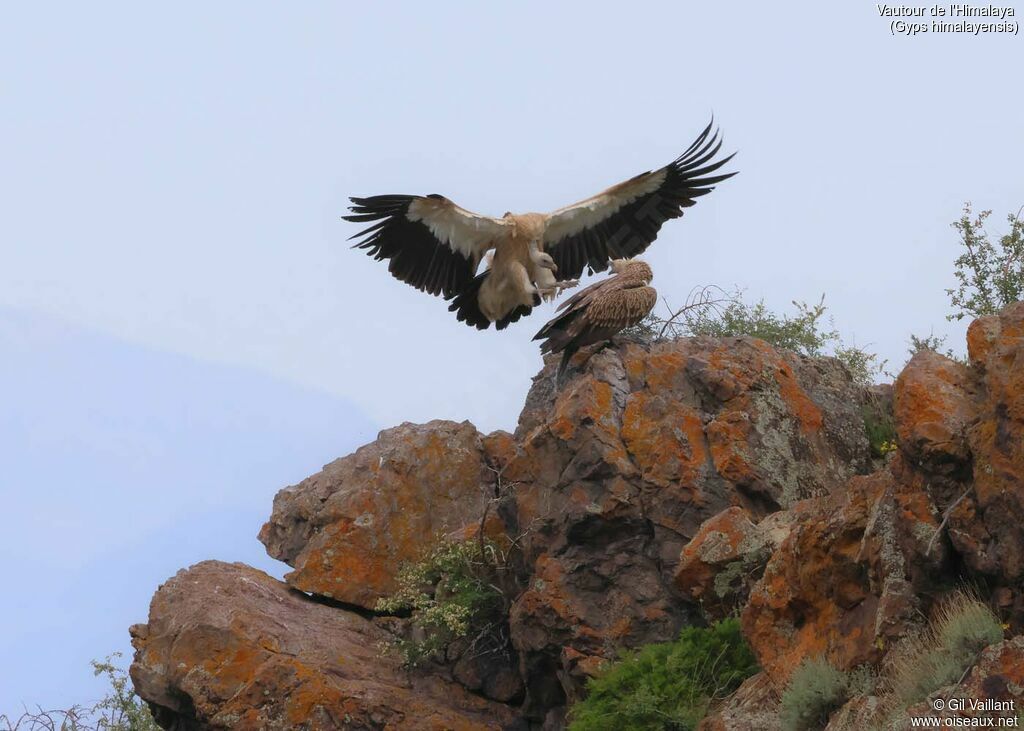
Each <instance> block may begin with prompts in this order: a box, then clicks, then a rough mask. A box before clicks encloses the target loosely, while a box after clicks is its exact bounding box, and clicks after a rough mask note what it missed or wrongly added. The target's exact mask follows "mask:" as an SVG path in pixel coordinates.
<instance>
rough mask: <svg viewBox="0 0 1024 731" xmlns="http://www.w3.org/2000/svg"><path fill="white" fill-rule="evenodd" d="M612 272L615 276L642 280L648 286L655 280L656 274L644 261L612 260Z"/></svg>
mask: <svg viewBox="0 0 1024 731" xmlns="http://www.w3.org/2000/svg"><path fill="white" fill-rule="evenodd" d="M611 270H612V272H613V273H615V274H622V275H625V276H629V277H636V278H637V279H642V280H643V281H644V282H645V283H646V284H650V282H651V280H652V279H654V272H653V271H651V267H650V265H649V264H648V263H647V262H645V261H644V260H643V259H612V261H611Z"/></svg>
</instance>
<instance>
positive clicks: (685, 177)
mask: <svg viewBox="0 0 1024 731" xmlns="http://www.w3.org/2000/svg"><path fill="white" fill-rule="evenodd" d="M713 124H714V122H712V123H711V124H708V126H707V127H706V128H705V129H704V131H703V132H701V134H700V136H698V137H697V139H696V140H694V142H693V144H692V145H690V147H689V148H687V150H686V151H685V152H684V153H683V154H682V155H680V156H679V157H678V158H676V159H675V160H673V161H672V162H671V163H669V164H668V165H666V166H665V167H663V168H660V169H658V170H655V171H653V172H646V173H642V174H640V175H637V176H636V177H634V178H630V179H629V180H627V181H625V182H624V183H619V184H618V185H615V186H612V187H611V188H608V190H605V191H604V192H602V193H598V194H597V195H595V196H593V197H592V198H588V199H586V200H584V201H580V202H579V203H574V204H573V205H571V206H566V207H565V208H559V209H558V210H557V211H554V212H553V213H551V214H550V216H549V217H548V221H547V227H546V229H545V235H544V247H545V248H546V249H547V251H548V253H550V254H551V257H552V258H553V259H554V260H555V264H557V265H558V277H559V279H575V278H577V277H579V276H580V275H581V274H582V273H583V270H584V268H586V269H588V271H591V272H593V271H604V270H605V269H606V268H607V266H608V262H609V260H611V259H623V258H631V257H634V256H637V255H638V254H640V253H641V252H643V251H644V250H645V249H646V248H647V247H648V246H649V245H650V243H651V242H652V241H654V239H655V238H656V237H657V236H658V232H659V231H660V230H661V226H662V224H664V223H665V221H667V220H669V219H670V218H678V217H680V216H682V215H683V209H684V208H689V207H690V206H692V205H694V204H695V203H696V202H697V198H699V197H700V196H702V195H707V194H708V193H710V192H711V191H712V190H714V186H715V185H716V184H717V183H720V182H721V181H723V180H726V179H728V178H731V177H732V176H733V175H735V174H736V173H725V174H720V175H713V174H712V173H715V172H717V171H718V170H719V168H721V167H722V166H723V165H725V163H727V162H728V161H729V160H731V159H732V157H733V155H729V156H728V157H724V158H722V159H720V160H714V157H715V155H717V154H718V151H719V149H720V148H721V146H722V142H721V139H720V138H719V135H718V132H717V131H715V133H714V134H712V133H711V128H712V125H713ZM734 154H735V153H734Z"/></svg>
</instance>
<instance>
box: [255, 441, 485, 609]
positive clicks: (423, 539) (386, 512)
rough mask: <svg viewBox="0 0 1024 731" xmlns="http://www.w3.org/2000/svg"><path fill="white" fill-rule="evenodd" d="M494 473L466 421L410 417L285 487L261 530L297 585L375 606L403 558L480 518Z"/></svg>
mask: <svg viewBox="0 0 1024 731" xmlns="http://www.w3.org/2000/svg"><path fill="white" fill-rule="evenodd" d="M493 480H494V475H493V474H492V473H491V472H490V471H489V470H488V467H487V461H486V457H485V454H484V447H483V442H482V440H481V436H480V434H479V432H477V430H476V428H475V427H474V426H473V425H472V424H470V423H469V422H468V421H467V422H462V423H461V424H457V423H455V422H451V421H432V422H430V423H428V424H423V425H416V424H403V425H401V426H399V427H395V428H394V429H387V430H385V431H383V432H381V433H380V436H379V437H378V438H377V441H375V442H372V443H371V444H368V445H366V446H364V447H361V448H360V449H358V450H357V451H356V452H355V453H354V454H351V455H349V456H348V457H344V458H342V459H339V460H335V461H334V462H332V463H331V464H329V465H327V466H326V467H324V469H323V471H322V472H319V473H317V474H315V475H313V476H312V477H309V478H307V479H305V480H303V481H302V482H300V483H299V484H298V485H295V486H293V487H288V488H285V489H284V490H281V491H280V492H279V493H278V494H277V497H275V498H274V511H273V513H272V515H271V516H270V520H269V521H268V522H267V523H266V524H265V525H264V526H263V529H262V530H261V531H260V535H259V538H260V540H261V541H262V542H263V543H264V545H265V546H266V547H267V552H268V553H269V554H270V555H271V556H273V557H274V558H277V559H279V560H281V561H284V562H285V563H287V564H288V565H290V566H292V567H293V568H294V571H292V572H290V573H289V574H287V575H286V576H285V580H286V581H287V582H288V583H289V584H291V585H292V586H294V587H295V588H297V589H300V590H302V591H306V592H310V593H313V594H319V595H320V596H325V597H329V598H332V599H336V600H339V601H343V602H346V603H349V604H356V605H359V606H363V607H366V608H368V609H372V608H373V607H374V605H375V604H376V601H377V599H378V598H380V597H381V596H385V595H387V594H389V593H391V592H392V591H394V589H395V577H396V575H397V573H398V571H399V570H400V569H401V567H402V564H403V562H409V561H415V560H418V559H419V558H421V556H422V553H423V551H424V549H425V548H426V547H428V546H429V545H430V544H431V542H432V541H436V540H438V539H439V538H440V537H441V536H443V535H445V534H447V533H450V532H453V531H456V530H459V529H462V528H464V527H465V526H466V525H467V524H471V523H477V522H479V521H480V518H481V516H482V514H483V506H484V504H485V503H486V502H487V500H488V499H490V498H491V497H493V493H490V494H488V486H489V485H490V484H491V483H492V482H493Z"/></svg>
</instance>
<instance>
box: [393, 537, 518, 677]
mask: <svg viewBox="0 0 1024 731" xmlns="http://www.w3.org/2000/svg"><path fill="white" fill-rule="evenodd" d="M488 553H491V554H492V555H493V554H494V546H493V545H492V544H490V543H489V542H486V541H484V542H480V541H477V540H472V541H465V542H450V541H442V542H440V543H439V544H438V545H437V546H435V547H434V549H433V550H432V551H430V553H429V554H428V555H427V556H425V557H424V558H423V559H422V560H421V561H419V562H416V563H411V564H406V565H405V566H403V567H402V569H401V570H400V571H399V573H398V577H397V581H398V589H397V591H396V592H395V593H394V594H392V595H391V596H389V597H384V598H382V599H380V600H378V601H377V605H376V607H375V609H376V610H377V611H378V612H386V613H392V614H393V613H405V612H408V613H409V614H410V617H411V619H412V625H413V632H412V636H413V639H398V640H395V641H394V642H393V643H392V646H393V647H394V649H397V650H398V651H399V652H400V653H401V655H402V659H403V661H404V663H405V664H406V665H407V666H409V667H415V666H416V665H418V664H420V663H421V662H422V661H423V660H425V659H427V658H429V657H431V656H433V655H435V654H436V653H439V652H442V651H444V650H445V649H446V648H447V647H448V645H450V644H451V643H452V642H454V641H455V640H458V639H463V638H469V639H471V640H474V641H475V640H477V639H480V638H482V637H483V636H484V635H486V634H487V633H489V632H490V631H492V630H494V629H496V628H497V627H498V626H499V625H501V624H502V623H503V622H504V619H505V599H504V596H503V594H502V592H501V590H500V589H498V587H497V586H495V584H494V581H493V579H494V572H495V563H494V562H493V561H491V560H488V558H487V555H488Z"/></svg>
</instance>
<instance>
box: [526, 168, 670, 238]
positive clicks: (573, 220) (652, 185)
mask: <svg viewBox="0 0 1024 731" xmlns="http://www.w3.org/2000/svg"><path fill="white" fill-rule="evenodd" d="M666 175H668V168H661V169H660V170H655V171H654V172H653V173H648V174H647V175H644V176H641V177H639V178H637V179H636V180H627V181H626V182H624V183H619V184H618V185H614V186H612V187H611V188H609V189H608V190H606V191H604V192H602V193H598V194H597V195H595V196H593V197H591V198H587V199H586V200H584V201H580V202H579V203H573V204H572V205H571V206H565V207H564V208H559V209H558V210H557V211H553V212H552V213H551V214H549V216H548V221H547V226H546V228H545V229H544V243H545V245H547V246H551V245H552V244H557V243H558V242H559V241H561V240H562V239H564V238H565V237H566V236H575V235H576V234H578V233H580V232H581V231H583V230H585V229H588V228H591V227H592V226H596V225H597V224H599V223H601V221H603V220H605V219H606V218H608V217H610V216H613V215H615V213H616V211H618V210H620V209H621V208H622V207H623V206H627V205H629V204H630V203H632V202H633V201H635V200H636V199H637V198H641V197H643V196H645V195H649V194H651V193H653V192H654V191H656V190H657V189H658V188H660V187H661V185H662V183H664V182H665V176H666Z"/></svg>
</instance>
